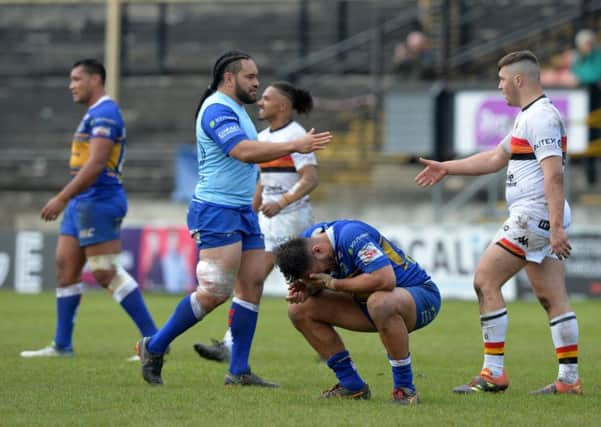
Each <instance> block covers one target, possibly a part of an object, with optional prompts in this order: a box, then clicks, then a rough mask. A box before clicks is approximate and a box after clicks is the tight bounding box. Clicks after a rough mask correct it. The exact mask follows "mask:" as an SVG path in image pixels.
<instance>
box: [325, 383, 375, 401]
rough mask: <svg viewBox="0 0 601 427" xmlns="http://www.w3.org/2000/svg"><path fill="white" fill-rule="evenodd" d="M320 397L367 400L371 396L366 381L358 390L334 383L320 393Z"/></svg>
mask: <svg viewBox="0 0 601 427" xmlns="http://www.w3.org/2000/svg"><path fill="white" fill-rule="evenodd" d="M319 398H320V399H332V398H334V399H351V400H368V399H370V398H371V391H370V389H369V385H368V384H367V383H366V384H365V385H364V386H363V387H362V388H360V389H359V390H355V391H353V390H349V389H348V388H344V387H342V386H341V385H340V383H338V384H336V385H335V386H333V387H332V388H330V389H329V390H325V391H323V392H322V393H321V395H320V397H319Z"/></svg>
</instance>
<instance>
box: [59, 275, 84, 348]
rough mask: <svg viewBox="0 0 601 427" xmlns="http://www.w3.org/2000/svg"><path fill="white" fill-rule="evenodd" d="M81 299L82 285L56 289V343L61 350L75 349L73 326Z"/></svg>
mask: <svg viewBox="0 0 601 427" xmlns="http://www.w3.org/2000/svg"><path fill="white" fill-rule="evenodd" d="M80 301H81V285H80V284H77V285H72V286H68V287H65V288H57V290H56V332H55V334H54V345H55V346H56V348H57V349H59V350H73V343H72V338H73V328H74V326H75V316H76V315H77V307H79V303H80Z"/></svg>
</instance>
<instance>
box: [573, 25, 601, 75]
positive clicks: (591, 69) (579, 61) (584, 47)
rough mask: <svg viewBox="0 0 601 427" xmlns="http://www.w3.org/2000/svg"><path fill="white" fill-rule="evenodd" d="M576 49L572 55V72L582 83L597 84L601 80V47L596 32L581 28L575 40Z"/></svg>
mask: <svg viewBox="0 0 601 427" xmlns="http://www.w3.org/2000/svg"><path fill="white" fill-rule="evenodd" d="M574 43H575V45H576V50H575V52H574V55H573V57H572V73H574V75H575V76H576V79H577V80H578V83H580V84H581V85H595V86H596V85H597V84H598V83H599V80H601V49H599V47H598V46H597V41H596V37H595V33H594V32H593V31H591V30H580V31H578V33H577V34H576V38H575V40H574Z"/></svg>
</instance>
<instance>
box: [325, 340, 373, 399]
mask: <svg viewBox="0 0 601 427" xmlns="http://www.w3.org/2000/svg"><path fill="white" fill-rule="evenodd" d="M327 363H328V366H329V367H330V369H332V370H333V371H334V373H335V374H336V378H338V382H339V383H340V385H341V386H342V387H344V388H346V389H347V390H351V391H357V390H360V389H361V388H363V386H365V382H364V381H363V380H362V379H361V377H360V376H359V373H358V372H357V369H356V368H355V364H354V363H353V360H352V359H351V356H350V354H349V352H348V351H347V350H344V351H341V352H340V353H336V354H335V355H333V356H332V357H330V358H329V359H328V361H327Z"/></svg>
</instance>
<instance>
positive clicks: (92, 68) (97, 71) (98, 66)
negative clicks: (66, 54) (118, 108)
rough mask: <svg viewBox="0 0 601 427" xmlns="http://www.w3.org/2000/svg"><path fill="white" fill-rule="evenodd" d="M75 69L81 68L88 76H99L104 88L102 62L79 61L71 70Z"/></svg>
mask: <svg viewBox="0 0 601 427" xmlns="http://www.w3.org/2000/svg"><path fill="white" fill-rule="evenodd" d="M77 67H82V68H83V69H84V71H85V72H86V73H88V74H90V75H97V76H100V82H101V83H102V86H104V83H105V81H106V70H105V68H104V65H102V62H100V61H98V60H97V59H93V58H88V59H81V60H79V61H77V62H75V63H74V64H73V66H72V67H71V70H73V69H75V68H77Z"/></svg>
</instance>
